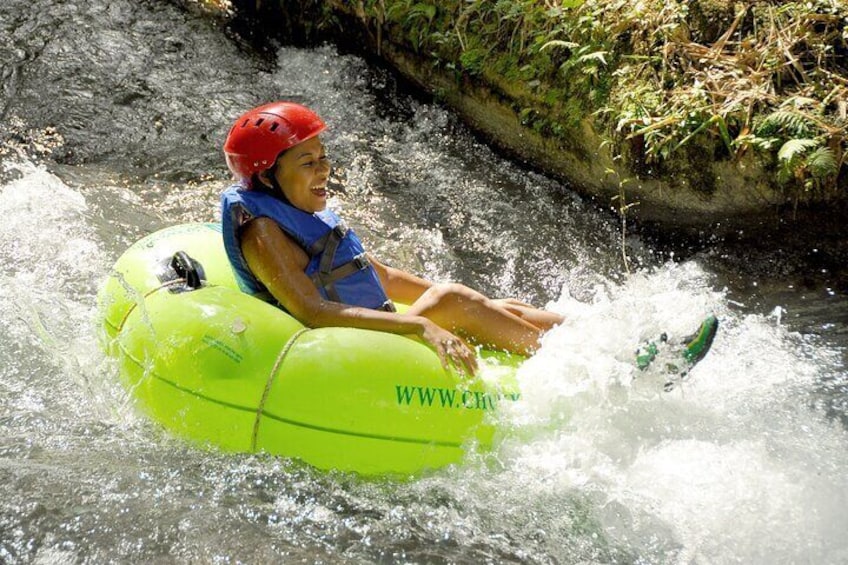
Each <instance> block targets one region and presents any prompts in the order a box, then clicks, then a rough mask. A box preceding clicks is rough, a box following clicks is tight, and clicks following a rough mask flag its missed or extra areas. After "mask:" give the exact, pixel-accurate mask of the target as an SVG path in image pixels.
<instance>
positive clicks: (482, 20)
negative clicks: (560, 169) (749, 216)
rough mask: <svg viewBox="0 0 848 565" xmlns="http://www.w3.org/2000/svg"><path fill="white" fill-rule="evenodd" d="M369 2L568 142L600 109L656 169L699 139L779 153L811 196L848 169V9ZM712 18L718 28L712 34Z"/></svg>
mask: <svg viewBox="0 0 848 565" xmlns="http://www.w3.org/2000/svg"><path fill="white" fill-rule="evenodd" d="M360 5H361V6H363V7H364V8H365V10H366V11H368V12H369V13H370V14H371V16H372V17H373V18H374V19H375V20H376V21H381V22H386V24H385V25H388V26H396V27H397V28H398V29H400V30H401V32H402V36H403V37H404V38H405V39H406V41H408V43H409V45H410V46H411V47H412V48H413V49H415V50H416V51H418V52H421V53H429V54H430V55H431V56H432V57H433V59H434V65H436V66H439V67H441V68H445V69H452V70H453V71H454V72H456V73H457V77H458V78H461V77H463V76H464V77H467V78H470V79H472V80H486V81H495V86H497V87H499V88H501V89H502V90H503V91H505V92H508V93H509V94H510V96H511V97H512V98H513V99H515V100H516V103H517V105H518V106H519V108H517V109H516V111H517V112H518V113H519V117H520V119H521V121H522V123H525V124H526V125H527V127H528V128H531V129H533V130H534V131H537V132H539V133H541V134H542V135H545V136H550V137H552V138H553V139H559V140H560V141H561V142H562V143H564V144H565V143H568V142H569V139H570V138H571V137H573V135H574V133H575V131H576V130H575V128H576V127H577V125H578V124H579V123H580V121H581V120H582V119H585V118H586V117H590V118H591V119H593V120H595V122H596V124H595V125H596V129H598V130H601V131H602V130H603V129H604V128H606V129H607V130H608V131H609V132H610V133H612V134H614V135H613V138H612V139H613V140H614V143H615V147H614V148H613V149H614V152H621V150H622V149H623V148H624V147H625V146H627V145H628V144H629V143H631V142H632V141H634V140H637V139H638V140H639V141H640V143H639V144H638V145H639V146H640V147H642V148H643V149H644V155H643V156H642V158H643V159H644V160H645V162H646V163H651V162H662V161H665V160H669V159H673V158H674V156H675V155H676V154H677V152H678V151H680V150H681V149H682V148H684V147H685V146H687V145H688V144H691V143H697V144H698V145H699V146H702V147H705V148H710V147H712V146H715V147H717V148H719V149H721V148H724V149H723V150H724V151H725V153H726V154H727V155H729V156H730V157H733V156H738V155H741V154H743V153H744V152H746V151H754V152H759V153H763V154H765V155H768V156H770V157H771V158H772V159H774V161H775V163H776V164H777V165H778V167H776V170H778V171H779V172H778V176H779V178H780V180H781V181H783V182H786V183H789V184H790V185H792V186H800V187H802V188H803V189H805V190H808V189H810V188H811V187H815V188H828V187H831V188H832V187H833V186H835V179H836V177H837V175H838V173H839V171H840V169H841V168H842V167H844V166H845V165H844V162H845V157H844V156H845V154H846V153H848V147H846V143H848V142H846V137H847V136H846V123H845V119H844V117H842V115H844V111H845V110H844V108H845V105H846V104H848V86H846V83H845V80H844V78H843V77H844V76H846V74H848V64H846V61H845V56H844V53H845V50H846V48H848V6H846V5H845V4H844V3H837V2H833V1H832V0H803V1H787V2H779V3H776V2H744V3H743V2H712V1H707V0H693V1H691V2H686V1H683V0H668V1H666V0H644V1H642V2H632V1H631V0H364V1H363V2H361V4H360ZM705 10H719V15H718V16H715V15H714V14H713V15H711V14H712V13H707V12H705ZM721 10H724V11H723V12H721ZM699 14H700V15H699ZM705 14H706V15H705ZM699 18H700V19H699ZM699 22H705V23H702V24H699ZM699 25H714V26H716V30H715V32H714V33H712V35H709V34H708V33H707V32H706V31H703V30H700V29H699V28H698V26H699ZM396 35H397V34H393V36H396ZM708 35H709V40H708V41H701V42H699V40H698V39H699V38H703V37H707V36H708ZM840 108H842V110H840Z"/></svg>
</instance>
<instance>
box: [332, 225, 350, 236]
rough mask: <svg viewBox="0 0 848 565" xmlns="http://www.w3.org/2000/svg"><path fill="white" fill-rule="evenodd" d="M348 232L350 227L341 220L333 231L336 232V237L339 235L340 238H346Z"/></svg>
mask: <svg viewBox="0 0 848 565" xmlns="http://www.w3.org/2000/svg"><path fill="white" fill-rule="evenodd" d="M347 232H348V228H347V225H346V224H345V223H344V222H339V223H338V224H336V226H335V227H334V228H333V233H334V234H336V237H338V238H339V239H344V237H345V236H346V235H347Z"/></svg>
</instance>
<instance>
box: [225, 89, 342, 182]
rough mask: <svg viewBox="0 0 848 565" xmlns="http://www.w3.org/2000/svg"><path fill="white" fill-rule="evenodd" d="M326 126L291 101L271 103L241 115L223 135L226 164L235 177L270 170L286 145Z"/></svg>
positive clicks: (305, 137)
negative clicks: (224, 138)
mask: <svg viewBox="0 0 848 565" xmlns="http://www.w3.org/2000/svg"><path fill="white" fill-rule="evenodd" d="M326 127H327V126H326V125H325V124H324V121H323V120H322V119H321V118H319V117H318V114H316V113H315V112H313V111H312V110H310V109H309V108H307V107H306V106H302V105H300V104H296V103H294V102H272V103H271V104H265V105H264V106H259V107H258V108H254V109H253V110H250V111H248V112H246V113H245V114H243V115H242V116H241V117H239V119H237V120H236V122H235V123H234V124H233V127H232V128H230V133H229V134H227V141H226V142H224V154H225V155H226V156H227V166H228V167H229V168H230V170H231V171H232V172H233V174H234V175H236V176H237V177H239V178H242V179H250V178H251V177H252V176H253V174H254V173H258V172H261V171H264V170H266V169H270V168H271V167H272V166H273V165H274V162H275V161H276V160H277V157H278V156H279V155H280V153H282V152H283V151H285V150H286V149H289V148H290V147H294V146H295V145H297V144H298V143H300V142H302V141H306V140H307V139H311V138H313V137H315V136H316V135H318V134H319V133H321V132H322V131H324V129H325V128H326Z"/></svg>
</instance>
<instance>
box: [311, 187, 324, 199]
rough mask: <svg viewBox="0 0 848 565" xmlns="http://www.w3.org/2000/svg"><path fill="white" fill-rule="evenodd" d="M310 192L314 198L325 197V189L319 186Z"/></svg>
mask: <svg viewBox="0 0 848 565" xmlns="http://www.w3.org/2000/svg"><path fill="white" fill-rule="evenodd" d="M311 192H312V194H314V195H315V196H320V197H326V196H327V189H326V188H324V187H321V186H316V187H315V188H313V189H311Z"/></svg>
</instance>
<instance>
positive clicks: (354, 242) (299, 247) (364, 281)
mask: <svg viewBox="0 0 848 565" xmlns="http://www.w3.org/2000/svg"><path fill="white" fill-rule="evenodd" d="M325 127H326V126H325V124H324V122H323V121H322V120H321V118H320V117H318V115H317V114H315V113H314V112H312V111H311V110H310V109H308V108H306V107H305V106H302V105H300V104H295V103H292V102H275V103H271V104H266V105H264V106H260V107H257V108H254V109H252V110H250V111H248V112H247V113H245V114H244V115H242V116H241V117H239V119H238V120H236V122H235V124H234V125H233V127H232V128H231V129H230V132H229V134H228V136H227V140H226V143H225V144H224V153H225V155H226V158H227V165H228V166H229V168H230V170H231V171H232V172H233V174H234V175H235V176H236V178H237V179H238V183H237V184H236V185H233V186H231V187H230V188H229V189H227V190H226V191H225V192H224V193H223V194H222V197H221V203H222V221H223V227H224V243H225V247H226V249H227V255H228V257H229V259H230V262H231V263H232V265H233V268H234V270H235V273H236V276H237V279H238V280H239V284H240V286H241V288H242V289H243V290H244V291H245V292H249V293H251V294H254V295H257V296H259V297H262V298H265V299H266V300H269V301H275V302H277V303H278V304H279V305H280V306H281V307H282V308H284V309H285V310H287V311H288V312H289V313H290V314H291V315H293V316H294V317H295V318H297V319H298V320H300V321H301V323H303V324H304V325H306V326H310V327H327V326H346V327H354V328H363V329H369V330H377V331H384V332H391V333H397V334H405V335H415V336H418V337H419V338H420V339H422V340H423V341H425V342H426V343H428V344H429V345H430V346H431V347H433V349H435V351H436V353H437V354H438V356H439V359H440V360H441V362H442V365H443V366H444V367H445V368H446V369H447V367H448V364H449V363H451V364H453V365H454V366H456V367H457V368H459V369H460V370H465V371H467V372H469V373H471V374H473V373H474V372H475V370H476V369H477V361H476V356H475V354H474V351H473V350H472V349H471V348H470V347H469V346H468V344H467V343H466V342H465V340H464V339H462V338H465V339H468V340H469V341H470V342H472V343H475V344H479V345H482V346H485V347H488V348H492V349H502V350H506V351H510V352H514V353H520V354H522V355H530V354H531V353H532V352H533V351H534V350H535V349H536V348H537V347H538V344H539V338H540V336H541V334H542V333H543V332H545V331H546V330H548V329H550V328H551V327H553V326H554V325H556V324H558V323H560V322H562V317H561V316H559V315H557V314H554V313H552V312H546V311H543V310H539V309H536V308H534V307H532V306H530V305H529V304H524V303H522V302H519V301H516V300H512V299H502V300H493V299H490V298H487V297H486V296H484V295H482V294H480V293H479V292H477V291H475V290H472V289H470V288H468V287H466V286H463V285H460V284H435V283H432V282H430V281H427V280H424V279H422V278H420V277H417V276H415V275H413V274H410V273H407V272H404V271H402V270H400V269H395V268H393V267H389V266H387V265H383V264H382V263H380V262H379V261H378V260H377V259H375V258H374V257H373V256H372V255H370V254H367V253H365V252H364V249H363V248H362V244H361V242H360V241H359V239H358V238H357V237H356V235H355V234H354V233H353V232H352V231H350V230H348V229H347V228H346V227H345V226H344V224H343V222H342V221H341V220H340V219H339V218H338V217H337V216H336V215H335V214H334V213H333V212H332V211H330V210H328V209H327V179H328V177H329V173H330V163H329V161H328V160H327V155H326V153H325V151H324V145H323V144H322V142H321V139H320V138H319V137H318V135H319V134H320V133H321V132H322V131H324V129H325ZM393 301H396V302H401V303H404V304H409V308H408V309H407V310H406V311H405V312H404V313H398V312H396V311H395V309H394V306H393ZM459 336H461V337H459Z"/></svg>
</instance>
